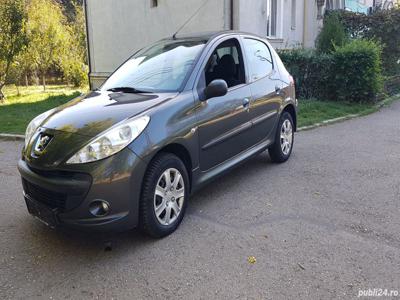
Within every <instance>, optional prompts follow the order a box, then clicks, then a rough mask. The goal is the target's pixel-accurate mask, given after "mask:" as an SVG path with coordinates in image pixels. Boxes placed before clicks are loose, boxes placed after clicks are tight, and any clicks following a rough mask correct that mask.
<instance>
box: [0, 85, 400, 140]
mask: <svg viewBox="0 0 400 300" xmlns="http://www.w3.org/2000/svg"><path fill="white" fill-rule="evenodd" d="M19 90H20V95H17V89H16V87H15V86H7V87H6V88H5V95H6V96H7V98H6V100H5V103H3V104H0V133H16V134H24V133H25V129H26V126H27V125H28V123H29V122H30V121H31V120H32V119H33V118H34V117H35V116H37V115H39V114H41V113H42V112H45V111H47V110H49V109H51V108H54V107H56V106H59V105H61V104H64V103H66V102H68V101H69V100H71V99H73V98H75V97H77V96H79V94H80V93H81V92H84V91H86V90H87V89H81V90H77V89H76V88H71V87H67V86H64V85H53V86H49V87H48V88H47V90H46V92H44V91H43V88H42V87H41V86H30V87H28V88H26V87H20V88H19ZM399 98H400V96H399V95H397V96H394V97H391V98H387V99H386V100H384V101H383V104H384V105H388V104H390V103H392V102H393V101H395V100H397V99H399ZM376 110H378V106H377V105H376V104H356V103H345V102H330V101H319V100H299V116H298V127H303V126H310V125H313V124H316V123H320V122H322V121H324V120H329V119H334V118H339V117H344V116H347V115H351V114H362V115H365V114H369V113H372V112H374V111H376Z"/></svg>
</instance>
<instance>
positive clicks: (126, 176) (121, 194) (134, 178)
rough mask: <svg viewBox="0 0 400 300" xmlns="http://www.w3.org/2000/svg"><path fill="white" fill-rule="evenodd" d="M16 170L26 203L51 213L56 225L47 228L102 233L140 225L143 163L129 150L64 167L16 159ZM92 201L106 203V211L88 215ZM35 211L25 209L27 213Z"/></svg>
mask: <svg viewBox="0 0 400 300" xmlns="http://www.w3.org/2000/svg"><path fill="white" fill-rule="evenodd" d="M18 170H19V172H20V174H21V177H22V182H23V187H24V193H25V198H26V200H27V203H28V201H29V204H32V205H33V206H34V207H41V208H48V209H49V210H51V211H52V212H53V214H54V220H55V226H51V227H71V228H75V229H79V230H87V231H102V232H103V231H125V230H129V229H132V228H134V227H136V226H137V224H138V220H139V214H138V212H139V199H140V193H141V184H142V179H143V176H144V173H145V170H146V164H145V163H144V162H143V161H142V160H141V159H140V158H139V157H137V156H136V155H135V154H134V153H133V152H132V151H131V150H129V149H125V150H123V151H121V152H120V153H118V154H116V155H114V156H112V157H109V158H107V159H104V160H102V161H98V162H94V163H90V164H82V165H74V166H66V167H65V168H63V169H62V170H60V169H57V170H36V169H34V168H32V167H31V166H29V165H28V163H27V162H26V161H24V160H20V161H19V163H18ZM94 200H104V201H106V202H107V203H109V205H110V212H109V214H108V215H106V216H103V217H96V216H94V215H92V214H91V213H90V211H89V206H90V204H91V203H92V202H93V201H94ZM31 208H32V207H31ZM45 210H46V211H47V209H45ZM33 211H34V210H33ZM33 211H32V209H30V210H29V212H30V213H31V214H32V212H33ZM39 218H40V217H39Z"/></svg>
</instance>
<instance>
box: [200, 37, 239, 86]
mask: <svg viewBox="0 0 400 300" xmlns="http://www.w3.org/2000/svg"><path fill="white" fill-rule="evenodd" d="M244 72H245V71H244V63H243V55H242V51H241V49H240V45H239V42H238V41H237V40H236V39H230V40H227V41H224V42H222V43H221V44H220V45H219V46H218V47H217V48H216V49H215V51H214V52H213V54H212V55H211V57H210V58H209V60H208V62H207V65H206V67H205V70H204V75H205V81H206V85H208V84H209V83H210V82H211V81H213V80H215V79H223V80H225V81H226V83H227V84H228V87H233V86H236V85H240V84H243V83H245V82H246V79H245V78H246V76H245V73H244Z"/></svg>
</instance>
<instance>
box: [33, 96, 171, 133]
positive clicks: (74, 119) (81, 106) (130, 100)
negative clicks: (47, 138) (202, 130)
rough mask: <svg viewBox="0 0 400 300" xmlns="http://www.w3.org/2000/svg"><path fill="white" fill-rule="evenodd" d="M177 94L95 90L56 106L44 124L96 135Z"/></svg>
mask: <svg viewBox="0 0 400 300" xmlns="http://www.w3.org/2000/svg"><path fill="white" fill-rule="evenodd" d="M176 96H177V93H160V94H132V93H113V92H100V91H94V92H91V93H89V94H87V95H83V96H80V97H78V98H76V99H74V100H72V101H70V102H68V103H66V104H64V105H62V106H60V107H57V108H55V109H54V110H53V111H51V113H50V114H49V116H48V117H47V118H46V119H45V121H44V122H43V123H42V124H41V127H42V128H46V129H50V130H56V131H62V132H67V133H76V134H79V135H82V136H87V137H94V136H96V135H98V134H99V133H101V132H103V131H105V130H106V129H108V128H110V127H111V126H113V125H114V124H116V123H118V122H120V121H122V120H124V119H126V118H129V117H133V116H136V115H138V114H141V113H143V112H145V111H147V110H149V109H151V108H153V107H155V106H157V105H160V104H161V103H163V102H165V101H168V100H170V99H172V98H174V97H176Z"/></svg>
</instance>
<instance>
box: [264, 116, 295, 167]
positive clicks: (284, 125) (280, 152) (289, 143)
mask: <svg viewBox="0 0 400 300" xmlns="http://www.w3.org/2000/svg"><path fill="white" fill-rule="evenodd" d="M293 128H294V123H293V119H292V116H291V115H290V114H289V113H288V112H284V113H283V114H282V116H281V118H280V119H279V123H278V127H277V129H276V134H275V142H274V144H273V145H272V146H271V147H269V148H268V152H269V156H270V157H271V160H272V161H273V162H276V163H283V162H285V161H287V160H288V159H289V157H290V155H291V154H292V149H293V143H294V130H293Z"/></svg>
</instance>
